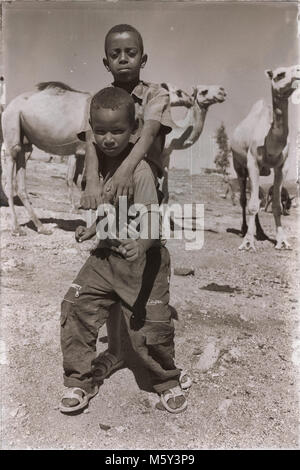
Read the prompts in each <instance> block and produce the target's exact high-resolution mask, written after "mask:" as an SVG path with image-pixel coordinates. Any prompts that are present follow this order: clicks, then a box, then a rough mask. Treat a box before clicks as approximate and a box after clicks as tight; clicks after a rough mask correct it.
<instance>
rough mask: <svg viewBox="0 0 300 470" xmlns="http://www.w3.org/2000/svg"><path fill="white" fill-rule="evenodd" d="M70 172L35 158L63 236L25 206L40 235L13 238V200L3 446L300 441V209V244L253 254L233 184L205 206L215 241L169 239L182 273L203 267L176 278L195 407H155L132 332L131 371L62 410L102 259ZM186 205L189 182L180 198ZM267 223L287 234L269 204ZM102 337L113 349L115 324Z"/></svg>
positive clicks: (295, 216) (292, 219) (6, 262)
mask: <svg viewBox="0 0 300 470" xmlns="http://www.w3.org/2000/svg"><path fill="white" fill-rule="evenodd" d="M65 174H66V165H65V164H64V163H59V162H58V161H55V162H54V163H53V162H52V163H46V162H44V161H29V163H28V178H27V179H28V186H29V191H30V193H31V200H32V204H33V206H34V207H35V208H36V210H37V213H38V215H39V217H40V218H41V219H42V220H43V221H44V222H45V223H46V224H47V226H48V227H51V228H53V234H52V235H50V236H45V235H39V234H37V233H36V232H35V231H34V230H33V226H32V225H31V223H28V216H27V214H26V212H25V210H24V208H22V207H17V213H18V216H19V220H20V221H21V223H22V224H24V228H25V230H26V232H27V236H25V237H18V238H14V237H12V235H11V233H10V231H9V217H8V208H7V207H2V208H1V247H2V252H1V258H2V266H1V267H2V281H1V294H2V296H1V297H2V306H1V307H2V342H1V363H2V365H1V370H2V372H1V377H2V391H1V396H2V428H3V429H2V437H1V441H2V448H3V449H116V450H121V449H211V448H213V449H224V448H225V449H239V448H241V449H243V448H250V449H253V448H271V449H276V448H277V449H279V448H288V449H290V448H299V395H298V392H299V380H298V379H299V377H298V375H297V374H298V369H299V362H300V361H299V359H300V347H299V342H300V330H299V318H298V314H299V296H298V295H297V292H299V278H300V277H299V269H300V265H299V258H298V253H299V243H298V241H299V240H297V230H298V229H299V226H298V227H297V221H298V220H299V212H300V208H299V207H298V208H292V210H291V215H290V216H288V217H284V225H285V227H286V231H287V234H288V238H289V241H290V243H291V245H292V246H293V250H292V251H277V250H275V249H274V246H273V244H272V243H271V242H269V241H264V242H257V243H256V245H257V251H256V252H240V251H239V250H238V246H239V244H240V243H241V239H240V237H239V236H238V235H237V234H236V233H233V232H230V231H229V232H227V229H235V230H238V229H239V228H240V224H241V211H240V208H239V206H238V205H237V206H235V207H234V206H232V204H231V201H230V199H229V198H228V200H224V199H222V197H221V196H222V193H223V189H222V185H221V184H220V187H217V188H212V191H211V192H210V193H209V194H207V197H206V198H205V200H204V201H198V202H204V203H205V230H204V239H205V242H204V246H203V248H202V249H201V250H200V251H185V249H184V241H182V240H170V241H169V242H168V248H169V250H170V253H171V259H172V266H173V269H175V268H180V267H183V268H185V267H187V268H193V269H194V275H189V276H177V275H175V274H173V275H172V279H171V304H172V305H173V306H174V307H175V308H176V310H177V312H178V320H177V321H176V358H177V363H178V365H180V366H183V367H184V368H186V369H187V370H189V371H190V373H191V375H192V378H193V386H192V388H191V390H190V392H189V396H188V403H189V404H188V409H187V411H186V412H185V413H182V414H179V415H171V414H169V413H167V412H165V411H161V410H159V409H157V408H156V407H155V404H156V402H157V397H156V395H155V394H154V393H152V392H150V391H149V387H148V385H147V375H146V372H145V371H142V370H141V369H140V368H139V367H137V364H136V363H135V360H134V356H133V354H132V352H131V351H130V348H129V346H128V344H127V343H126V338H125V339H124V341H123V350H124V355H125V357H126V358H127V361H128V365H129V368H127V367H124V368H123V369H121V370H119V371H117V372H115V373H114V374H113V375H111V377H110V378H108V379H106V380H105V381H104V384H103V386H102V387H101V388H100V391H99V394H98V395H97V396H96V397H95V398H94V399H93V400H91V402H90V405H89V408H88V409H87V410H86V411H85V412H84V413H81V414H79V415H76V416H67V415H63V414H61V413H60V412H59V411H58V403H59V399H60V396H61V393H62V391H63V384H62V357H61V351H60V342H59V341H60V340H59V331H60V302H61V300H62V298H63V295H64V293H65V291H66V290H67V288H68V287H69V284H70V282H71V281H72V280H73V278H74V275H75V274H76V273H77V272H78V270H79V268H80V267H81V265H82V264H83V261H84V260H85V259H86V257H87V256H88V252H87V249H86V248H85V247H84V246H83V245H78V244H76V242H75V240H74V230H75V228H76V226H77V225H78V224H79V223H80V222H81V220H82V214H72V213H71V212H70V204H69V202H68V196H67V189H66V184H65V182H64V179H63V178H64V175H65ZM45 175H47V176H45ZM180 200H181V202H182V201H184V194H182V191H180V188H178V191H175V192H174V193H173V194H172V198H171V202H172V201H180ZM195 200H197V197H196V196H195ZM261 221H262V225H263V227H264V228H265V230H266V232H267V233H268V234H269V235H270V236H273V237H274V223H273V217H272V214H271V213H267V214H266V213H264V212H262V213H261ZM209 285H210V288H215V289H217V290H208V289H209V287H208V288H207V289H204V287H206V286H209ZM220 286H221V287H220ZM222 286H223V287H222ZM224 286H225V287H224ZM98 343H99V350H104V349H105V348H106V347H107V338H106V331H105V328H103V330H101V332H100V334H99V341H98Z"/></svg>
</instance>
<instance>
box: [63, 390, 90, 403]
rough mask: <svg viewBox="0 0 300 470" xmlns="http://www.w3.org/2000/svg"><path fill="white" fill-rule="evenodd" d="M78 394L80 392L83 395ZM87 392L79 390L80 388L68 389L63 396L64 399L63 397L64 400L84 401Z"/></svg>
mask: <svg viewBox="0 0 300 470" xmlns="http://www.w3.org/2000/svg"><path fill="white" fill-rule="evenodd" d="M76 392H80V393H81V395H78V393H76ZM86 394H87V393H86V391H85V390H83V389H82V388H79V387H73V388H68V389H67V390H66V391H65V392H64V394H63V397H62V400H63V399H64V398H76V400H79V401H81V400H83V398H84V396H85V395H86Z"/></svg>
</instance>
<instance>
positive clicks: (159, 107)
mask: <svg viewBox="0 0 300 470" xmlns="http://www.w3.org/2000/svg"><path fill="white" fill-rule="evenodd" d="M112 86H113V85H112ZM131 95H132V97H133V100H134V103H135V115H136V118H137V119H138V124H139V125H138V129H137V131H136V132H135V134H133V135H132V136H131V138H130V142H132V143H133V144H135V143H136V142H137V141H138V139H139V138H140V137H141V133H142V129H143V125H144V123H145V122H146V121H149V120H155V121H158V122H160V124H161V126H160V131H159V133H158V135H157V138H156V139H155V141H154V143H153V145H152V146H151V148H150V149H149V151H148V152H147V154H146V155H145V160H146V161H148V163H149V165H150V166H151V169H152V171H153V172H154V174H155V176H158V177H161V176H162V174H163V168H162V162H161V153H162V150H163V147H164V143H165V135H166V134H168V133H169V132H171V130H172V126H173V125H174V123H173V121H172V117H171V113H170V105H169V104H170V98H169V93H168V90H166V89H164V88H163V87H162V86H161V85H159V84H156V83H149V82H144V81H140V82H139V83H138V84H137V86H136V87H135V88H134V89H133V90H132V92H131ZM91 100H92V97H90V98H89V99H88V100H87V104H86V111H85V118H84V122H83V125H82V127H81V129H80V131H79V133H78V137H79V138H80V140H85V133H86V132H87V131H91V126H90V123H89V119H90V104H91Z"/></svg>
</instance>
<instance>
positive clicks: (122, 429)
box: [115, 426, 125, 432]
mask: <svg viewBox="0 0 300 470" xmlns="http://www.w3.org/2000/svg"><path fill="white" fill-rule="evenodd" d="M115 429H116V431H117V432H124V431H125V427H124V426H117V427H116V428H115Z"/></svg>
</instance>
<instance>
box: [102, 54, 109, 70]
mask: <svg viewBox="0 0 300 470" xmlns="http://www.w3.org/2000/svg"><path fill="white" fill-rule="evenodd" d="M103 64H104V67H105V68H106V70H107V71H108V72H110V68H109V64H108V60H107V58H106V57H104V58H103Z"/></svg>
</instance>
